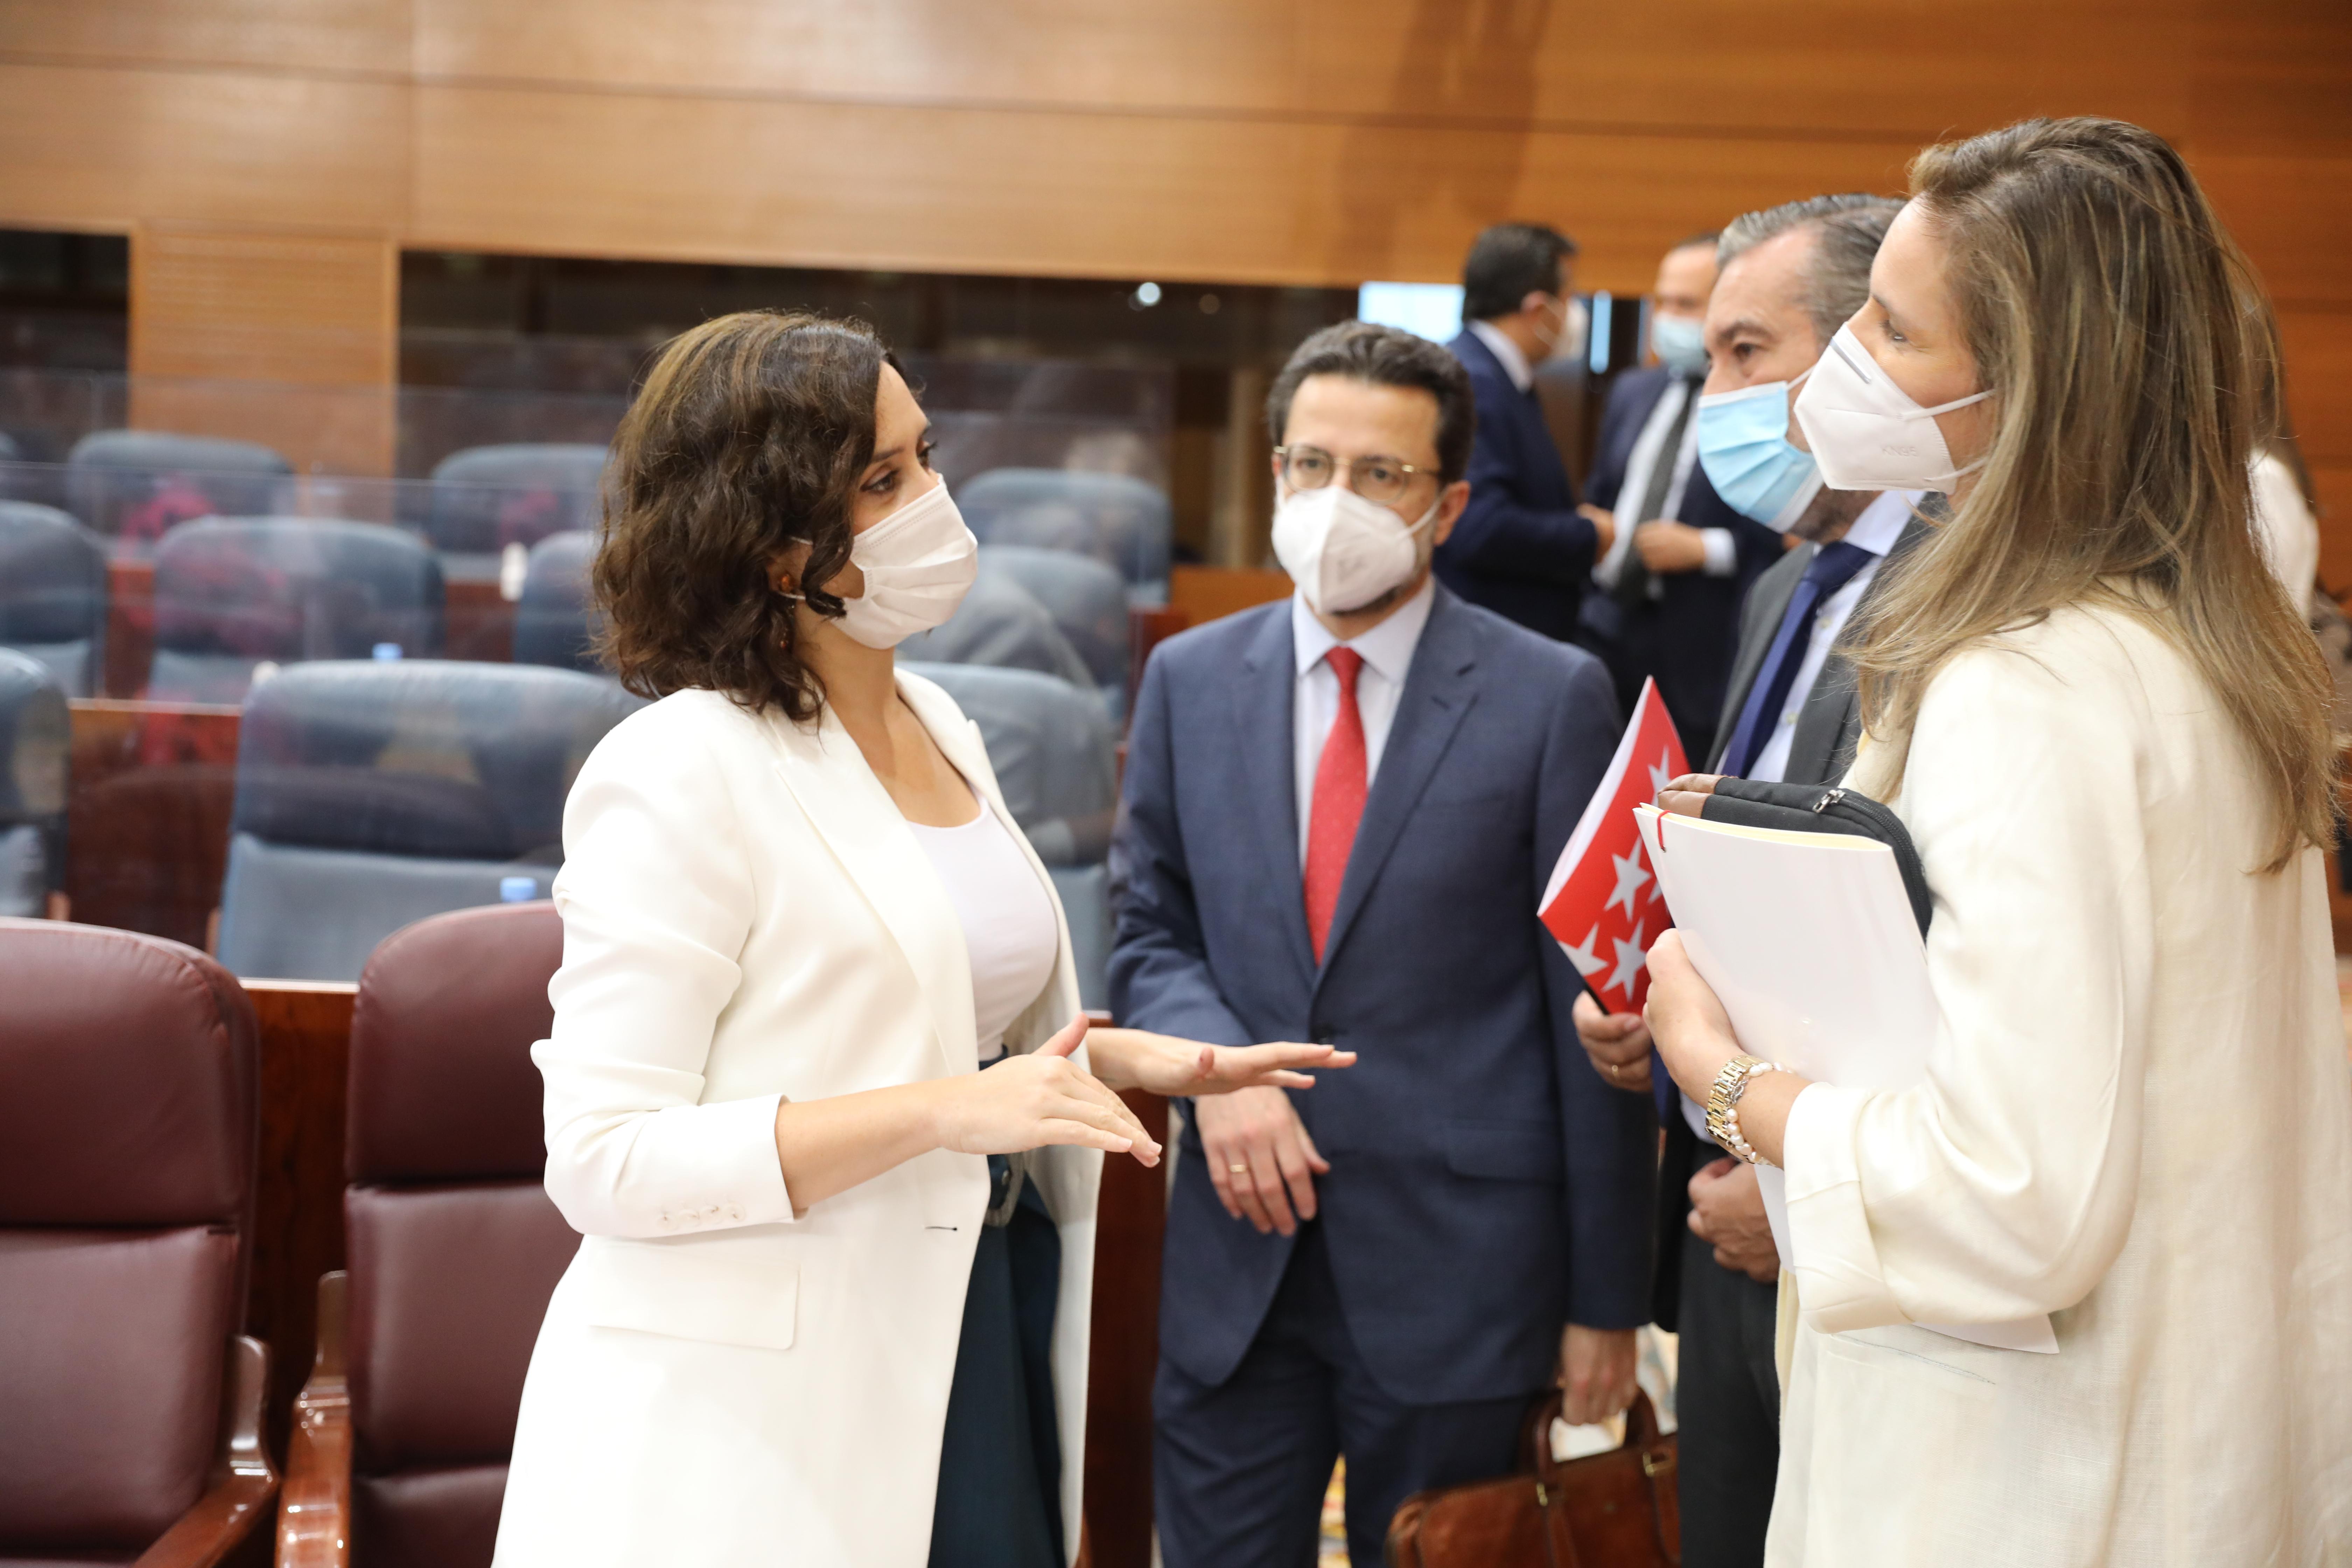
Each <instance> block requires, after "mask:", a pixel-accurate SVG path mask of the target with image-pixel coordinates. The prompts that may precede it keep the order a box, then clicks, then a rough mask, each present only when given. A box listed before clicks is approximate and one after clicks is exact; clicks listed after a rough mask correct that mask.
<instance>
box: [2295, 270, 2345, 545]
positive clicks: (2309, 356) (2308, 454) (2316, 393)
mask: <svg viewBox="0 0 2352 1568" xmlns="http://www.w3.org/2000/svg"><path fill="white" fill-rule="evenodd" d="M2279 340H2280V342H2281V343H2282V344H2283V345H2284V350H2285V358H2286V378H2287V379H2286V392H2287V405H2288V407H2289V408H2290V409H2291V410H2292V411H2293V414H2294V428H2295V434H2296V437H2297V438H2298V439H2300V440H2301V441H2302V443H2303V452H2304V457H2305V459H2306V460H2308V461H2310V462H2313V463H2352V310H2327V311H2321V310H2282V311H2281V312H2279ZM2346 499H2347V501H2352V497H2347V498H2346Z"/></svg>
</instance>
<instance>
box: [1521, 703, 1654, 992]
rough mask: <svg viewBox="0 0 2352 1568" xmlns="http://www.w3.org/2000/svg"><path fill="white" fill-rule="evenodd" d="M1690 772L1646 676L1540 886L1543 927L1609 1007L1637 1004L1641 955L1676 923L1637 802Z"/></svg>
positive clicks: (1645, 983) (1644, 967) (1646, 968)
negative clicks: (1629, 718) (1612, 751)
mask: <svg viewBox="0 0 2352 1568" xmlns="http://www.w3.org/2000/svg"><path fill="white" fill-rule="evenodd" d="M1687 771H1688V768H1687V765H1686V764H1685V763H1684V761H1683V742H1682V737H1681V736H1680V735H1677V734H1675V721H1673V720H1672V719H1669V718H1667V717H1666V705H1665V704H1664V702H1662V701H1660V700H1658V683H1657V682H1656V681H1654V680H1651V681H1644V682H1643V686H1642V700H1640V701H1639V702H1637V703H1635V704H1634V705H1633V722H1632V723H1631V724H1628V725H1627V726H1625V738H1624V739H1623V740H1622V741H1620V742H1617V754H1616V756H1614V757H1612V759H1610V763H1609V772H1608V773H1607V774H1605V775H1604V776H1603V777H1602V778H1601V787H1600V788H1599V789H1597V790H1594V791H1593V792H1592V799H1591V803H1590V804H1589V805H1586V806H1585V808H1584V816H1582V818H1581V819H1580V820H1579V821H1578V823H1577V825H1576V831H1575V832H1574V833H1573V834H1571V835H1570V837H1569V840H1568V847H1567V848H1565V849H1563V850H1561V851H1560V854H1559V864H1558V865H1556V866H1554V867H1553V868H1552V870H1551V881H1550V883H1549V885H1548V886H1547V887H1546V888H1545V889H1544V895H1543V902H1542V904H1541V905H1540V907H1539V911H1538V912H1539V913H1540V915H1541V918H1542V920H1543V923H1544V929H1545V930H1547V931H1550V932H1551V934H1552V938H1553V940H1555V941H1556V942H1559V945H1560V947H1561V948H1562V949H1563V950H1565V951H1566V952H1567V953H1568V957H1569V962H1570V963H1573V964H1575V965H1576V972H1577V973H1579V974H1581V975H1583V976H1584V983H1585V984H1586V985H1588V986H1590V987H1591V990H1592V995H1593V999H1594V1000H1595V1001H1597V1002H1599V1003H1600V1004H1601V1005H1602V1006H1603V1007H1606V1008H1607V1009H1609V1011H1611V1012H1612V1013H1638V1012H1640V1011H1641V1009H1642V1000H1643V997H1645V996H1647V995H1648V994H1650V965H1649V960H1648V959H1647V958H1646V957H1645V956H1644V955H1645V954H1646V953H1647V952H1649V949H1650V943H1651V942H1654V941H1656V940H1657V936H1658V933H1659V932H1660V931H1664V930H1665V929H1666V927H1668V926H1669V925H1671V924H1673V923H1674V922H1673V921H1671V920H1669V919H1668V918H1667V915H1666V900H1665V895H1664V893H1663V892H1662V891H1661V890H1660V889H1659V887H1658V879H1657V877H1656V876H1655V875H1654V873H1653V872H1652V870H1651V869H1650V865H1649V861H1648V859H1647V858H1646V856H1645V855H1644V852H1643V848H1642V834H1641V830H1640V829H1639V828H1638V827H1636V826H1634V823H1633V808H1634V807H1635V806H1637V805H1641V804H1642V803H1643V801H1646V800H1649V799H1651V798H1653V797H1654V796H1655V795H1657V793H1658V791H1660V790H1662V789H1664V787H1665V786H1666V782H1667V781H1668V780H1669V779H1674V778H1678V777H1680V776H1681V775H1682V774H1683V773H1685V772H1687Z"/></svg>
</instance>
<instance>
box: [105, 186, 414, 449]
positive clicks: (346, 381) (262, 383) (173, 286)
mask: <svg viewBox="0 0 2352 1568" xmlns="http://www.w3.org/2000/svg"><path fill="white" fill-rule="evenodd" d="M399 279H400V254H399V251H398V249H397V247H395V246H394V243H393V240H392V237H391V236H389V235H387V234H375V235H335V234H315V233H313V234H303V233H287V232H284V231H272V230H253V229H219V228H197V227H191V226H163V225H143V226H141V227H140V228H139V229H138V230H137V231H135V233H134V234H133V236H132V241H131V375H132V382H131V423H132V424H134V425H141V426H149V427H152V428H156V429H165V430H185V431H189V432H191V433H194V434H199V435H218V436H232V437H237V438H240V439H243V440H249V441H260V442H263V443H265V444H267V445H268V446H272V447H277V448H278V450H279V451H281V452H283V453H285V455H286V456H287V457H288V458H289V459H290V460H291V461H292V462H293V463H294V465H295V467H296V468H320V469H324V470H326V471H328V472H333V473H348V474H376V473H389V472H390V471H391V467H392V459H393V445H394V434H395V432H394V417H393V406H392V400H391V394H390V388H391V385H392V383H393V382H394V379H395V378H396V376H397V374H398V353H397V346H396V345H397V342H398V335H399V292H398V290H399ZM224 383H226V384H227V385H222V384H224ZM339 388H352V389H358V390H357V393H356V395H353V394H350V393H346V394H345V395H341V396H337V395H333V394H332V393H331V392H329V393H326V394H323V395H322V394H321V393H320V391H319V390H317V389H339Z"/></svg>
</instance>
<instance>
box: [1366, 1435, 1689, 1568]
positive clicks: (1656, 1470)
mask: <svg viewBox="0 0 2352 1568" xmlns="http://www.w3.org/2000/svg"><path fill="white" fill-rule="evenodd" d="M1559 1407H1560V1396H1559V1394H1552V1395H1551V1396H1550V1397H1549V1398H1548V1399H1546V1400H1545V1401H1544V1402H1543V1403H1542V1404H1541V1405H1538V1406H1537V1407H1536V1410H1535V1413H1534V1414H1533V1415H1530V1416H1529V1417H1528V1436H1527V1443H1526V1447H1525V1455H1526V1459H1525V1463H1526V1466H1527V1468H1524V1469H1522V1470H1521V1471H1520V1472H1519V1473H1518V1474H1517V1475H1515V1476H1506V1477H1504V1478H1503V1479H1499V1480H1492V1481H1474V1482H1472V1483H1471V1484H1470V1485H1468V1486H1461V1487H1445V1488H1443V1489H1439V1490H1436V1491H1427V1492H1421V1493H1418V1494H1416V1495H1414V1496H1412V1497H1410V1498H1407V1499H1406V1500H1405V1501H1404V1506H1403V1507H1402V1508H1400V1509H1398V1510H1397V1513H1396V1518H1395V1520H1394V1521H1391V1523H1390V1525H1389V1542H1388V1561H1389V1568H1674V1565H1675V1564H1678V1563H1681V1562H1682V1559H1683V1531H1682V1516H1681V1514H1680V1512H1679V1511H1678V1510H1677V1507H1676V1503H1675V1440H1674V1438H1672V1437H1670V1436H1661V1435H1660V1433H1659V1431H1658V1413H1657V1412H1656V1411H1654V1410H1653V1409H1651V1408H1650V1401H1649V1398H1648V1396H1647V1395H1645V1394H1634V1395H1633V1408H1632V1409H1631V1410H1628V1411H1627V1412H1626V1413H1625V1441H1624V1442H1623V1444H1622V1445H1621V1446H1619V1447H1615V1448H1612V1449H1611V1450H1610V1451H1609V1452H1607V1453H1605V1454H1588V1455H1587V1456H1585V1457H1584V1458H1580V1459H1570V1460H1569V1461H1568V1462H1567V1463H1566V1464H1558V1463H1555V1462H1554V1461H1553V1459H1552V1457H1551V1423H1552V1417H1554V1416H1556V1415H1559Z"/></svg>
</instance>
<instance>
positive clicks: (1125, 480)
mask: <svg viewBox="0 0 2352 1568" xmlns="http://www.w3.org/2000/svg"><path fill="white" fill-rule="evenodd" d="M956 505H957V507H958V508H959V509H960V510H961V511H962V512H963V515H964V521H967V522H969V523H970V524H971V531H972V532H973V533H974V534H976V535H978V536H979V538H980V542H982V543H983V544H1029V545H1036V546H1039V547H1041V548H1044V549H1047V550H1066V551H1070V552H1074V553H1076V554H1079V555H1090V556H1092V557H1093V558H1094V559H1096V560H1097V561H1099V562H1101V563H1103V564H1104V565H1106V566H1108V567H1110V568H1111V569H1113V570H1114V571H1116V572H1117V573H1118V574H1119V576H1120V578H1121V579H1122V580H1123V581H1125V583H1126V584H1127V589H1128V596H1129V599H1130V600H1132V601H1133V602H1134V603H1136V604H1139V605H1160V604H1165V603H1167V601H1168V552H1169V542H1170V534H1171V526H1172V524H1171V517H1170V512H1169V509H1168V498H1167V496H1166V495H1165V494H1163V493H1161V492H1160V490H1159V489H1155V488H1154V487H1152V486H1150V485H1148V484H1146V483H1144V482H1143V481H1142V480H1141V479H1129V477H1127V476H1126V475H1124V474H1090V473H1078V472H1075V471H1072V470H1070V469H1066V468H991V469H989V470H988V471H987V472H986V473H983V474H980V475H978V476H976V477H974V478H972V479H968V480H966V481H964V482H963V483H962V484H961V485H960V486H958V487H957V489H956Z"/></svg>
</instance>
